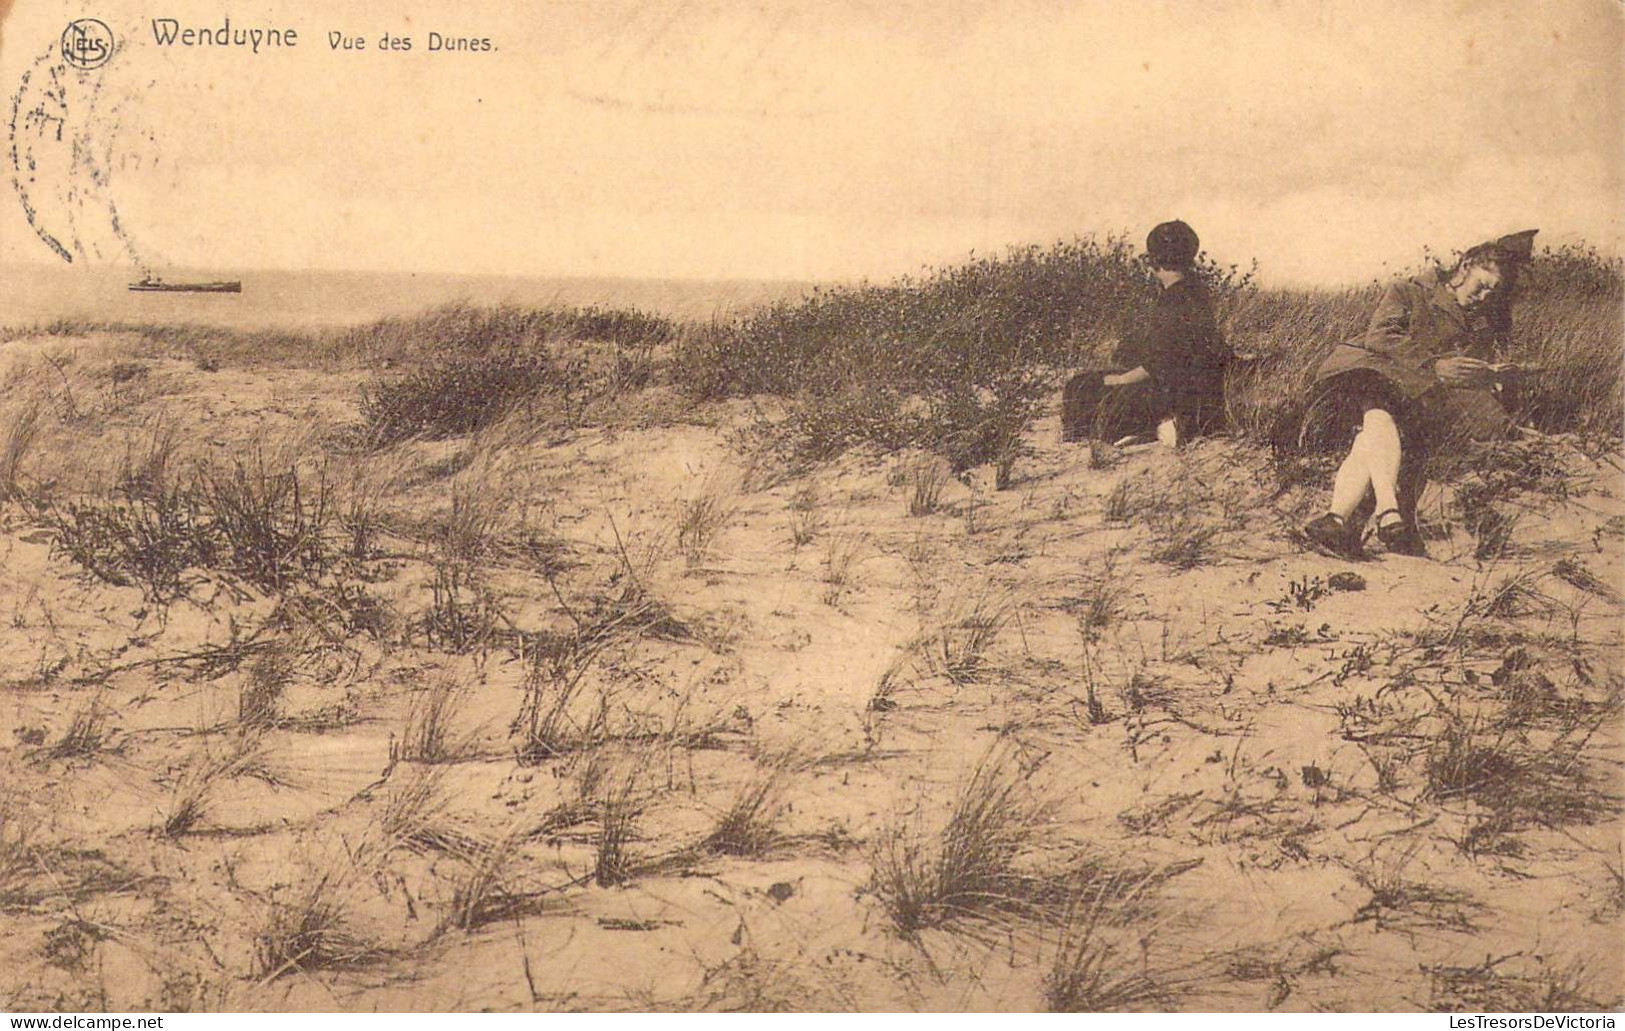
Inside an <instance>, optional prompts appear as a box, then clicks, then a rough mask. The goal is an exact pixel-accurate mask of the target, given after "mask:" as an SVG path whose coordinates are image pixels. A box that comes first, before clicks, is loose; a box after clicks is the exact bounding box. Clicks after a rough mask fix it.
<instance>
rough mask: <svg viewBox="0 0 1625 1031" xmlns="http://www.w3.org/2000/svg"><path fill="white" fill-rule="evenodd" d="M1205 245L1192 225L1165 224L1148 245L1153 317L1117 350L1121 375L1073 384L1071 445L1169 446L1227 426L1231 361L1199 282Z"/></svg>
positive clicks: (1068, 402)
mask: <svg viewBox="0 0 1625 1031" xmlns="http://www.w3.org/2000/svg"><path fill="white" fill-rule="evenodd" d="M1200 247H1201V243H1200V241H1199V240H1198V239H1197V236H1196V233H1195V231H1194V230H1192V229H1191V227H1190V226H1188V225H1186V224H1185V223H1184V222H1180V221H1173V222H1164V223H1162V224H1161V225H1159V226H1157V227H1156V228H1155V229H1153V230H1151V233H1150V235H1149V236H1148V237H1147V238H1146V256H1147V258H1148V259H1149V262H1150V265H1151V270H1152V273H1153V274H1154V275H1155V276H1156V277H1157V282H1158V284H1159V286H1160V289H1159V290H1158V293H1157V299H1156V302H1155V304H1154V305H1153V306H1152V309H1151V312H1150V315H1149V316H1148V317H1147V318H1146V319H1144V320H1143V321H1141V322H1139V323H1138V324H1136V325H1135V327H1134V328H1133V330H1132V331H1131V332H1130V333H1129V335H1128V337H1127V339H1125V340H1124V341H1123V342H1122V344H1121V346H1120V347H1119V348H1118V350H1117V354H1116V355H1115V360H1116V364H1117V369H1118V370H1120V371H1105V372H1100V371H1096V372H1084V373H1080V374H1079V375H1077V376H1075V377H1073V379H1072V380H1071V381H1070V382H1068V383H1067V386H1066V394H1065V396H1064V398H1063V403H1062V432H1063V436H1064V437H1065V438H1066V439H1068V440H1079V439H1082V438H1084V437H1087V436H1090V435H1091V432H1092V433H1093V434H1094V435H1095V436H1097V437H1104V438H1105V439H1108V440H1112V439H1116V438H1119V437H1124V436H1141V435H1144V436H1150V435H1151V434H1152V433H1155V434H1156V436H1157V438H1158V439H1159V440H1160V441H1162V442H1163V443H1164V444H1166V445H1168V446H1173V445H1175V444H1177V443H1178V442H1179V441H1182V440H1186V439H1189V438H1191V437H1195V436H1200V435H1202V434H1205V433H1209V432H1212V431H1213V430H1215V429H1217V428H1219V427H1221V426H1222V425H1223V423H1224V373H1225V368H1226V367H1227V366H1228V365H1229V363H1230V360H1231V353H1230V349H1229V348H1228V347H1227V346H1226V345H1225V342H1224V336H1223V334H1222V333H1220V331H1219V325H1218V321H1217V319H1216V318H1215V317H1214V314H1213V298H1212V296H1211V295H1210V294H1209V293H1208V290H1207V287H1206V285H1205V284H1204V283H1203V282H1202V280H1201V277H1200V276H1198V275H1197V274H1196V270H1195V265H1196V256H1197V254H1198V252H1199V250H1200Z"/></svg>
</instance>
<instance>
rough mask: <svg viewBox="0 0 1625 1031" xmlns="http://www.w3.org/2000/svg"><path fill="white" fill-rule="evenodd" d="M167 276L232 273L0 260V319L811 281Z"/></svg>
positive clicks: (682, 315)
mask: <svg viewBox="0 0 1625 1031" xmlns="http://www.w3.org/2000/svg"><path fill="white" fill-rule="evenodd" d="M163 278H164V280H165V281H166V282H171V283H177V282H210V281H215V280H230V279H236V280H240V281H241V282H242V284H243V289H242V293H239V294H189V293H142V292H137V291H131V290H130V289H129V284H130V283H131V282H133V281H136V280H138V279H140V276H139V275H138V274H136V273H133V272H131V271H130V270H128V269H118V268H109V267H99V268H58V267H51V266H38V265H5V266H0V327H6V328H9V329H13V330H17V329H26V328H29V327H33V326H44V325H48V324H50V323H52V322H54V321H57V320H59V319H69V320H92V321H98V322H125V323H154V324H159V325H188V324H189V325H208V326H223V327H229V328H233V329H266V328H288V329H295V328H296V329H314V328H321V327H327V326H348V325H356V324H358V323H367V322H372V321H375V320H377V319H381V318H386V317H390V316H400V315H413V314H417V313H419V312H423V311H427V310H429V309H433V308H437V307H441V306H443V305H448V304H456V303H467V304H473V305H478V306H488V305H489V306H494V305H503V304H512V305H519V306H522V307H548V306H569V307H588V306H598V307H610V308H635V309H638V310H640V311H645V312H649V313H651V314H658V315H665V316H668V317H670V318H674V319H679V320H683V321H707V320H710V319H713V318H727V317H728V316H730V315H733V314H737V313H739V312H742V311H746V310H748V309H750V308H752V307H756V306H759V305H764V304H770V303H772V302H774V301H778V300H793V299H795V298H797V297H800V296H802V295H804V294H805V293H806V292H807V291H808V290H810V289H811V288H812V286H813V284H811V283H805V282H789V281H779V280H689V279H631V278H624V279H623V278H563V277H542V278H528V277H518V276H466V275H440V274H421V273H411V272H321V271H310V272H286V271H261V272H253V271H249V272H240V271H222V270H218V269H187V270H166V271H165V272H164V276H163Z"/></svg>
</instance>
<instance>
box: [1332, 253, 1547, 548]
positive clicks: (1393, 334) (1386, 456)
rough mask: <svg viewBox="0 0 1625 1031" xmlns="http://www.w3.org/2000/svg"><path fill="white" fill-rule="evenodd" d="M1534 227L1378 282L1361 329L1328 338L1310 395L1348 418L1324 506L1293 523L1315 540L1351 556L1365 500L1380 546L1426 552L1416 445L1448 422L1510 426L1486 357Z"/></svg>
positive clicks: (1464, 426) (1496, 432)
mask: <svg viewBox="0 0 1625 1031" xmlns="http://www.w3.org/2000/svg"><path fill="white" fill-rule="evenodd" d="M1536 232H1537V230H1533V229H1530V230H1527V231H1525V232H1521V233H1513V234H1511V235H1509V236H1503V237H1501V238H1500V239H1498V240H1492V241H1489V242H1486V243H1482V244H1479V245H1478V246H1476V247H1473V248H1471V249H1470V250H1468V251H1467V252H1466V253H1465V254H1464V255H1462V259H1461V261H1460V262H1459V263H1458V264H1457V266H1456V267H1455V268H1454V269H1452V270H1451V271H1450V272H1448V273H1444V274H1435V273H1423V274H1422V275H1419V276H1416V277H1414V278H1411V279H1405V280H1400V281H1398V282H1396V283H1394V284H1392V285H1391V286H1389V287H1388V289H1387V291H1386V292H1385V293H1384V294H1383V298H1382V301H1381V303H1379V304H1378V305H1377V310H1376V312H1375V313H1374V314H1373V315H1372V317H1371V323H1370V325H1369V327H1368V328H1367V329H1366V332H1365V333H1364V334H1363V335H1361V336H1359V337H1357V338H1355V339H1353V340H1350V341H1347V342H1345V343H1342V344H1339V345H1337V346H1336V347H1335V348H1333V349H1332V351H1331V353H1330V354H1328V355H1327V357H1326V359H1325V360H1324V361H1323V362H1321V364H1320V367H1319V368H1318V369H1317V370H1316V372H1315V383H1316V393H1315V399H1314V401H1313V402H1312V407H1315V408H1318V409H1322V410H1324V409H1330V410H1331V411H1332V412H1333V413H1334V418H1335V419H1337V420H1339V421H1340V422H1342V423H1344V424H1346V425H1348V427H1349V428H1350V429H1353V430H1355V435H1354V442H1353V445H1352V446H1351V447H1350V449H1349V452H1348V455H1347V457H1345V458H1344V459H1343V462H1342V465H1341V466H1340V467H1339V468H1338V471H1337V476H1336V478H1335V480H1334V481H1333V484H1332V498H1331V504H1330V506H1329V508H1328V509H1327V511H1326V512H1325V513H1324V514H1322V515H1320V516H1318V517H1317V518H1315V519H1313V520H1311V521H1310V522H1309V523H1308V524H1306V525H1305V526H1304V528H1303V533H1304V536H1305V537H1306V538H1307V539H1308V541H1309V543H1310V544H1311V545H1313V546H1314V547H1315V548H1317V549H1319V550H1320V551H1323V552H1326V553H1328V554H1331V555H1334V556H1337V557H1340V558H1358V557H1360V555H1361V553H1362V537H1363V535H1364V534H1363V531H1364V528H1365V524H1366V520H1367V519H1368V518H1370V515H1371V512H1372V509H1373V508H1374V509H1375V510H1376V522H1377V539H1378V540H1380V541H1381V542H1382V544H1383V546H1384V547H1385V548H1386V549H1387V550H1388V551H1391V552H1395V553H1398V554H1403V555H1417V556H1422V555H1426V553H1427V549H1426V546H1425V545H1424V544H1423V542H1422V536H1421V534H1420V532H1419V531H1418V530H1417V526H1416V504H1417V502H1418V500H1420V495H1421V492H1422V486H1423V483H1424V478H1425V473H1426V464H1427V462H1426V458H1427V449H1428V447H1429V446H1430V445H1432V444H1434V443H1436V442H1437V439H1438V438H1439V436H1440V435H1441V434H1442V432H1443V431H1444V430H1445V428H1446V427H1449V428H1451V429H1453V430H1455V431H1457V432H1461V433H1464V434H1466V435H1467V436H1469V437H1471V438H1473V439H1493V438H1495V437H1499V436H1505V435H1506V434H1507V433H1508V432H1509V431H1510V429H1511V419H1510V418H1509V417H1508V415H1507V413H1506V409H1505V407H1504V406H1503V405H1502V403H1501V400H1500V398H1499V396H1498V395H1497V394H1496V392H1495V391H1494V387H1495V385H1496V384H1497V382H1498V381H1499V380H1500V379H1501V377H1502V376H1503V375H1504V374H1505V372H1506V371H1507V367H1506V366H1498V365H1494V364H1492V363H1491V359H1492V358H1494V356H1495V351H1496V346H1497V344H1502V345H1504V344H1505V343H1506V342H1507V340H1508V339H1510V335H1511V328H1512V323H1511V308H1510V304H1509V299H1510V296H1511V289H1512V286H1513V284H1514V283H1515V282H1516V279H1517V275H1518V270H1519V269H1520V268H1521V266H1522V265H1523V264H1524V263H1525V262H1527V261H1528V260H1529V256H1530V252H1531V251H1532V249H1533V246H1534V237H1535V233H1536Z"/></svg>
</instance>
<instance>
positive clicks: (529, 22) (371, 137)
mask: <svg viewBox="0 0 1625 1031" xmlns="http://www.w3.org/2000/svg"><path fill="white" fill-rule="evenodd" d="M5 2H6V0H0V5H4V4H5ZM10 8H11V9H10V11H9V13H8V14H6V15H5V17H4V20H3V21H0V83H3V84H4V90H3V91H0V92H3V93H4V94H5V95H11V94H12V93H13V91H16V96H18V97H21V98H22V103H21V104H20V105H19V106H18V109H17V111H16V112H9V108H10V105H8V124H9V125H10V127H11V130H12V131H11V135H12V137H13V139H14V140H20V146H19V147H18V153H19V154H20V155H22V157H21V160H20V164H22V165H23V166H25V170H24V171H23V172H21V173H18V174H17V176H16V178H18V179H19V182H20V185H21V187H22V188H21V189H20V190H19V189H15V188H12V187H13V185H16V184H11V183H0V264H4V263H14V262H33V263H50V262H57V263H61V258H60V257H59V256H58V255H57V254H56V253H55V252H54V250H53V249H52V248H51V247H50V246H49V245H48V244H47V243H45V242H44V241H43V240H42V239H41V238H40V236H39V235H38V234H37V233H36V232H35V230H34V227H33V226H31V225H30V220H29V217H28V215H27V213H26V211H27V209H31V210H32V212H33V222H34V224H35V225H37V226H41V227H44V230H45V232H46V233H47V234H49V235H51V236H52V237H53V238H55V239H57V240H58V241H59V242H62V243H63V244H64V248H65V249H66V250H68V251H69V252H70V253H72V254H73V255H74V257H75V261H76V263H77V265H80V266H82V265H86V264H97V263H108V262H113V263H120V264H129V265H131V266H132V267H142V268H153V269H155V270H160V271H161V270H162V269H163V268H179V267H207V268H219V269H223V270H230V269H234V268H238V269H240V268H291V269H307V268H317V269H363V270H390V271H422V272H434V273H447V272H466V273H480V274H508V275H540V276H561V275H563V276H569V275H579V276H636V277H678V278H783V279H801V280H806V279H853V278H858V277H870V278H885V277H889V276H892V275H897V274H902V273H908V272H914V271H918V270H920V269H921V268H922V267H924V266H934V265H941V264H945V263H951V262H954V261H957V260H961V259H963V258H964V257H965V256H967V255H968V254H970V253H972V252H975V253H979V254H985V253H990V252H997V251H1001V250H1003V249H1005V248H1006V247H1010V246H1016V245H1023V244H1028V243H1039V244H1043V243H1048V242H1052V241H1054V240H1057V239H1070V238H1072V237H1074V236H1082V235H1090V234H1094V235H1102V234H1105V233H1108V232H1122V233H1128V234H1129V235H1131V236H1132V237H1134V238H1136V239H1143V237H1144V233H1145V232H1146V231H1147V230H1148V229H1149V228H1150V227H1151V226H1152V225H1153V224H1155V223H1156V222H1159V221H1162V220H1165V219H1168V218H1175V217H1177V218H1182V219H1184V220H1185V221H1187V222H1189V223H1191V224H1192V225H1193V226H1195V227H1196V229H1197V231H1198V232H1199V233H1200V234H1201V236H1202V239H1203V243H1204V245H1205V246H1206V248H1207V249H1208V250H1209V252H1210V253H1211V254H1212V255H1213V256H1215V257H1216V258H1218V259H1220V260H1221V261H1224V262H1237V263H1240V264H1243V265H1246V264H1248V263H1249V262H1251V261H1252V260H1254V259H1256V260H1257V261H1258V263H1259V267H1260V272H1261V276H1262V278H1263V280H1264V281H1265V282H1274V283H1294V284H1322V285H1333V284H1338V283H1346V282H1362V281H1366V280H1369V279H1370V278H1371V277H1372V276H1380V275H1382V274H1383V273H1384V271H1385V270H1387V271H1392V270H1394V269H1398V268H1401V267H1404V266H1406V265H1409V264H1412V263H1414V262H1415V261H1416V260H1417V259H1418V258H1419V257H1420V255H1421V254H1422V252H1423V248H1431V249H1432V250H1433V251H1435V252H1448V251H1449V250H1452V249H1459V248H1464V247H1466V246H1468V245H1470V244H1472V243H1475V242H1477V241H1479V240H1481V239H1484V238H1486V237H1490V236H1496V235H1500V234H1502V233H1505V232H1511V231H1514V230H1519V229H1524V228H1535V227H1538V228H1540V229H1541V230H1542V235H1541V237H1540V238H1539V239H1540V242H1541V243H1544V244H1550V245H1559V244H1563V243H1574V242H1581V241H1585V242H1590V243H1593V244H1596V245H1599V246H1600V247H1602V248H1603V249H1605V250H1607V251H1611V252H1618V250H1619V249H1620V247H1621V239H1622V205H1625V201H1622V199H1621V197H1622V193H1625V190H1622V185H1625V184H1622V181H1621V180H1622V178H1625V174H1622V172H1625V139H1622V133H1625V13H1622V12H1625V8H1622V7H1621V5H1620V4H1618V3H1616V2H1615V0H1551V2H1542V3H1539V4H1530V3H1527V2H1523V0H1486V2H1462V0H1444V2H1429V0H1403V2H1390V0H1354V2H1350V0H1294V2H1262V0H1247V2H1240V0H1234V2H1225V0H1206V2H1199V0H1173V2H1170V0H1144V2H1138V3H1132V4H1130V3H1121V2H1117V0H1112V2H1090V0H1080V2H1071V3H1060V2H1036V0H1035V2H1018V0H998V2H973V0H937V2H929V3H907V2H899V0H891V2H872V3H871V2H866V0H809V2H805V3H791V2H773V0H765V2H764V0H758V2H751V3H745V2H732V0H720V2H711V3H698V2H687V0H672V2H662V3H652V2H640V3H630V2H592V3H587V2H576V3H558V2H554V3H548V2H538V3H533V4H527V5H513V4H497V3H485V4H480V3H466V2H463V3H429V2H413V0H391V2H388V3H372V2H333V3H322V4H316V3H288V2H286V0H255V2H254V3H252V4H247V5H243V4H240V3H237V2H235V0H205V2H197V0H148V2H143V3H129V2H127V0H97V2H95V3H82V2H79V0H70V2H68V3H66V4H64V3H62V2H61V0H56V2H53V3H44V2H40V0H12V2H11V4H10ZM81 16H94V17H96V18H99V19H100V20H102V21H103V22H105V23H106V24H107V25H108V26H109V28H110V29H111V31H112V34H113V36H114V37H115V39H116V41H117V46H116V49H115V50H114V51H113V56H112V58H111V59H110V60H109V61H108V62H107V63H106V64H105V65H103V66H101V67H100V68H98V69H94V70H87V71H82V72H81V71H75V70H72V69H67V68H64V67H62V66H61V57H60V54H59V53H57V52H56V41H57V39H58V37H59V36H60V34H61V33H62V30H63V28H64V26H65V23H66V22H67V21H68V20H69V19H71V18H74V17H81ZM156 18H174V19H176V20H177V21H179V22H180V23H181V24H182V26H183V27H184V26H195V27H200V28H215V27H218V26H220V24H221V23H222V22H223V21H224V20H225V19H226V18H229V19H230V23H231V26H232V27H233V28H234V29H244V28H282V29H287V28H293V29H294V30H295V31H296V32H297V33H298V43H297V45H296V46H295V47H292V48H286V47H285V48H263V47H262V49H261V51H260V52H259V53H252V52H250V51H248V50H246V49H245V48H238V47H192V48H185V47H181V46H178V45H177V46H170V47H163V46H160V45H159V44H157V43H156V41H155V40H154V36H153V30H152V26H151V23H152V20H153V19H156ZM330 32H337V33H342V34H343V35H345V36H346V37H353V36H359V37H362V38H364V39H366V41H367V49H365V50H362V51H359V52H357V51H351V50H344V49H339V50H334V49H332V48H331V47H330V44H329V35H328V34H329V33H330ZM430 32H436V33H438V34H440V35H441V36H452V37H472V38H485V39H489V40H490V41H491V45H492V48H493V49H491V50H489V51H481V52H466V51H456V52H450V53H447V52H430V51H429V50H428V42H429V33H430ZM386 33H388V34H391V35H397V36H402V35H404V36H410V37H411V38H412V39H413V50H412V51H410V52H408V53H399V52H388V51H380V50H378V49H377V40H378V38H379V37H381V36H383V35H385V34H386ZM53 66H56V67H57V72H58V75H57V77H56V78H55V79H52V78H51V76H50V72H51V69H52V68H53ZM25 75H26V76H27V77H28V81H27V83H26V84H25V83H23V78H24V76H25ZM51 82H55V83H58V84H59V85H60V88H61V90H62V91H63V93H64V95H65V99H64V100H63V101H62V103H63V104H64V105H65V107H66V113H65V114H64V115H63V121H64V122H65V123H66V125H67V132H66V135H65V137H64V141H63V142H58V141H56V140H55V139H54V138H47V137H48V136H49V135H50V134H49V132H46V131H45V130H42V129H41V127H40V126H41V124H42V123H40V122H39V121H38V120H37V119H36V120H35V122H33V123H31V122H29V120H28V119H27V118H26V117H25V116H26V114H27V112H28V111H29V110H32V109H34V108H35V107H36V106H37V105H38V104H40V103H45V104H46V105H47V106H49V105H50V104H52V103H55V102H56V101H53V100H52V99H51V97H50V96H49V95H48V94H44V95H42V93H41V91H42V89H43V88H44V86H45V85H46V84H48V83H51ZM42 96H43V99H42ZM44 124H46V125H47V128H49V127H51V126H54V124H55V123H44ZM19 127H20V128H19ZM12 165H13V161H12V160H11V158H10V156H9V155H8V156H7V157H6V160H5V162H4V167H3V170H4V172H5V179H7V180H10V179H12V178H13V168H12ZM23 180H30V181H23ZM25 199H26V200H27V202H28V204H27V209H25V205H24V203H23V201H24V200H25ZM115 214H116V219H117V221H116V226H115V223H114V215H115ZM74 241H77V242H74Z"/></svg>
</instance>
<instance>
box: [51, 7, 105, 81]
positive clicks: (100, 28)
mask: <svg viewBox="0 0 1625 1031" xmlns="http://www.w3.org/2000/svg"><path fill="white" fill-rule="evenodd" d="M112 56H113V30H112V29H110V28H108V27H107V25H106V24H105V23H103V22H101V21H98V20H97V19H95V18H80V19H78V20H77V21H73V22H69V23H68V27H67V28H66V29H63V30H62V58H63V60H65V61H67V62H68V63H69V64H71V65H73V66H74V67H75V68H79V69H83V70H86V71H88V70H90V69H91V68H100V67H101V66H102V65H104V64H106V63H107V59H108V58H109V57H112Z"/></svg>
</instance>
